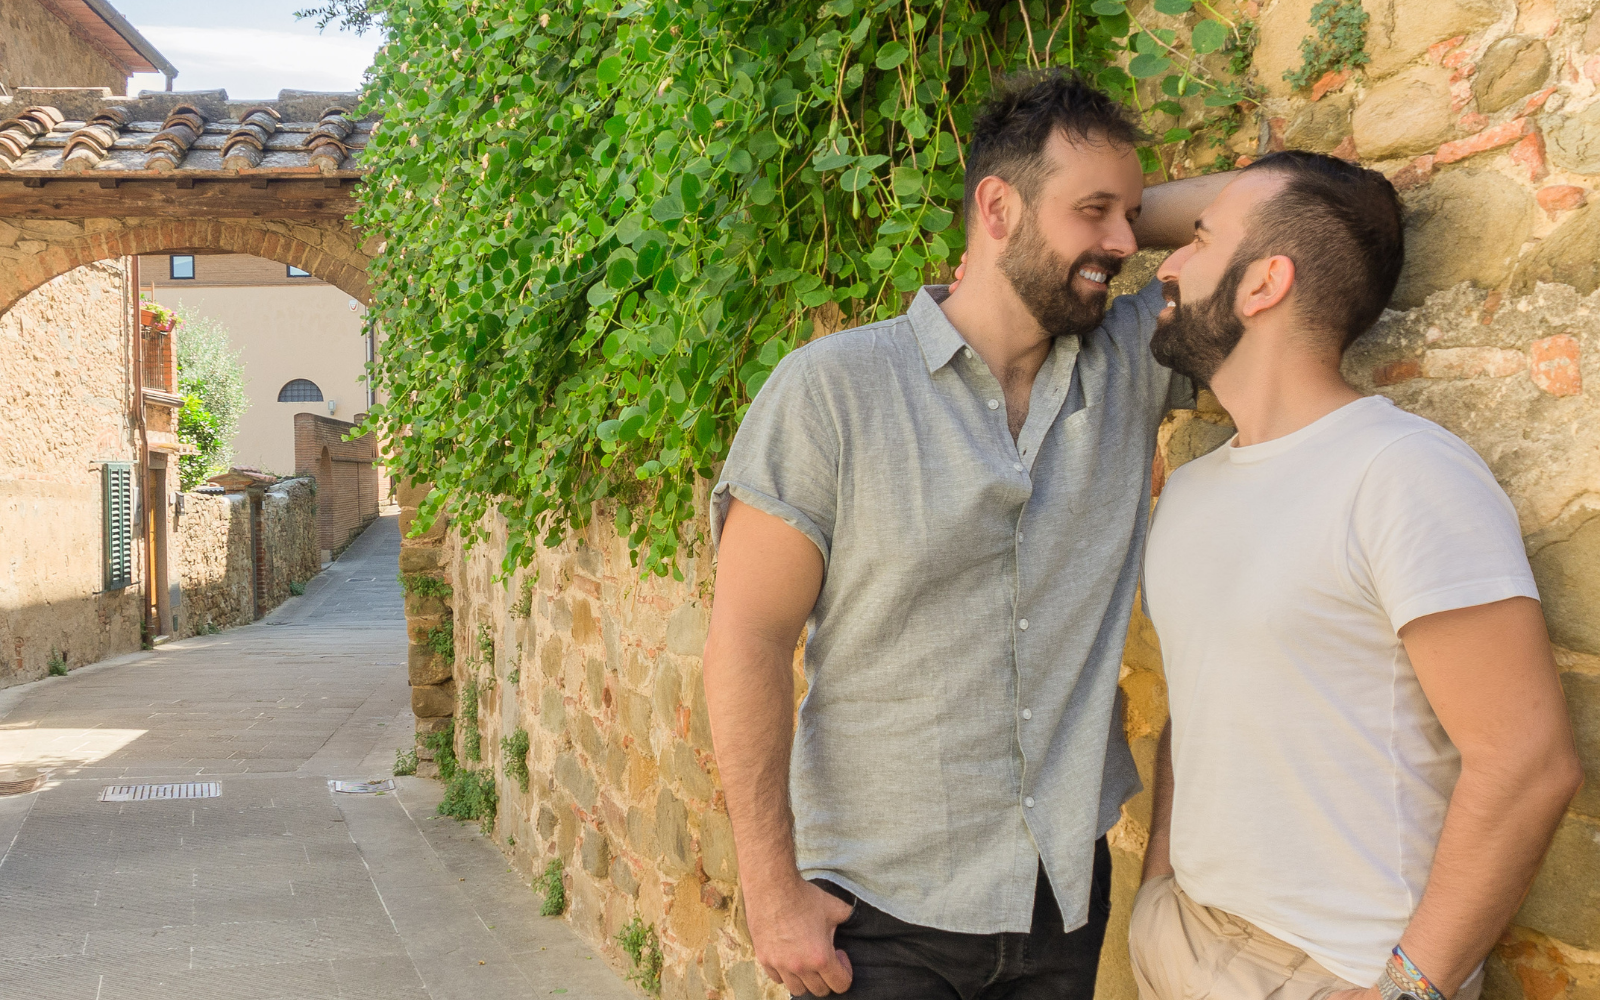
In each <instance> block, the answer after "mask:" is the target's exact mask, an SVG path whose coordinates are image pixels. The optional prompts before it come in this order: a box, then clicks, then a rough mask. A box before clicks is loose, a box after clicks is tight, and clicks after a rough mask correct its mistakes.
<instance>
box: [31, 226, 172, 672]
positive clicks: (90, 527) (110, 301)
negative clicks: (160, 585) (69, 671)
mask: <svg viewBox="0 0 1600 1000" xmlns="http://www.w3.org/2000/svg"><path fill="white" fill-rule="evenodd" d="M5 225H6V224H5V223H3V222H0V233H3V232H4V229H5ZM3 270H4V265H0V271H3ZM3 281H4V279H3V278H0V282H3ZM126 285H127V277H126V274H125V273H124V269H123V265H122V263H121V262H120V261H116V262H108V263H104V264H96V265H94V266H92V267H85V268H81V269H79V270H76V271H73V272H72V273H70V274H66V275H63V276H61V277H59V278H56V279H55V280H53V281H50V282H49V283H47V284H45V285H44V286H43V287H41V288H38V289H37V290H35V291H34V292H32V293H31V294H29V295H27V296H26V297H25V298H23V299H22V300H21V301H20V302H18V303H17V304H16V305H15V307H13V308H12V309H11V310H10V311H9V312H6V313H4V314H0V413H3V414H4V417H3V418H0V687H5V686H9V685H11V684H16V683H19V682H22V681H29V680H34V679H36V678H39V677H43V676H44V675H45V672H46V670H47V669H48V665H49V661H50V658H51V655H52V653H54V654H57V655H59V656H60V657H62V658H63V659H64V660H65V661H66V664H67V666H68V667H69V668H70V667H77V666H82V665H83V664H86V663H93V662H95V661H96V660H100V659H104V658H105V657H108V656H116V655H119V654H122V653H127V652H131V651H133V650H137V649H138V648H139V621H140V607H139V604H140V591H141V589H142V586H143V583H142V580H141V578H140V572H141V567H142V565H143V563H142V560H141V559H140V558H139V557H138V552H139V548H136V549H135V560H134V582H133V585H132V586H129V587H127V588H126V589H123V590H116V591H109V592H108V591H106V590H105V565H104V556H103V547H102V542H101V531H102V523H103V520H104V517H103V500H102V486H101V471H100V465H101V463H103V462H106V461H115V462H135V463H136V462H137V458H138V442H137V431H136V430H135V425H134V421H133V419H132V416H131V412H132V408H133V397H132V387H131V385H130V384H129V382H130V380H129V371H130V369H131V364H132V358H131V356H130V354H131V337H130V333H129V326H128V323H129V320H128V314H127V313H126V312H125V311H124V310H125V303H126V302H128V299H127V298H126V295H127V292H126V291H125V289H126ZM140 548H142V546H141V547H140Z"/></svg>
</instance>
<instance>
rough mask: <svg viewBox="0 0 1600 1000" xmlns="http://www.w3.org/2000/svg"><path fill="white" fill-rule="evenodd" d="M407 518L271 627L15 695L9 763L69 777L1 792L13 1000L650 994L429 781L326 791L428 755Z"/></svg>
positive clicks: (373, 536) (2, 700)
mask: <svg viewBox="0 0 1600 1000" xmlns="http://www.w3.org/2000/svg"><path fill="white" fill-rule="evenodd" d="M395 522H396V519H395V518H393V517H390V518H385V519H381V520H380V521H379V522H378V523H377V524H376V525H374V527H373V528H371V529H369V530H368V532H367V533H366V534H365V535H363V537H362V538H361V539H359V540H358V541H357V542H356V543H355V544H354V545H352V546H351V547H350V549H348V550H347V551H346V552H345V554H344V555H343V556H341V558H340V559H339V560H338V561H337V562H335V563H333V564H332V565H330V566H329V567H327V569H326V570H325V571H324V572H323V573H322V574H321V575H320V576H318V577H316V578H315V579H313V580H312V581H311V582H310V584H309V585H308V586H307V591H306V594H305V595H304V596H303V597H300V598H293V599H291V600H290V601H289V602H286V603H285V604H284V605H283V606H282V607H280V608H279V609H277V610H276V611H274V612H273V614H272V615H271V616H269V617H268V618H267V619H264V620H263V621H262V622H261V623H258V624H256V625H253V626H247V627H244V628H238V629H233V630H230V631H227V632H223V633H220V634H217V635H211V636H199V637H195V638H194V639H189V640H184V641H181V642H175V643H170V644H167V645H164V646H161V647H159V648H158V649H156V650H154V651H152V652H149V653H145V654H142V655H140V656H135V657H124V658H121V659H120V660H118V661H116V662H114V663H110V664H106V665H96V666H93V667H87V668H80V669H79V670H75V671H73V672H72V673H71V674H70V675H69V676H67V677H64V678H50V679H48V680H45V681H40V682H37V683H34V684H29V685H22V686H20V687H18V688H12V689H9V690H7V691H4V692H0V767H7V766H16V765H28V764H32V765H40V764H47V765H49V766H50V767H51V768H53V772H52V775H51V780H50V781H49V782H48V783H47V784H46V786H45V787H44V788H43V789H41V790H40V791H37V792H34V793H31V794H29V795H23V796H13V797H4V798H0V1000H10V998H13V997H17V998H24V997H25V998H28V1000H35V998H37V1000H53V998H57V997H60V998H72V1000H115V998H137V1000H150V998H162V1000H169V998H170V1000H187V998H194V1000H291V998H292V1000H324V998H327V1000H335V998H340V1000H359V998H373V1000H377V998H383V1000H412V998H415V1000H445V998H452V1000H454V998H461V1000H502V998H511V997H517V998H528V997H536V996H550V995H554V994H564V995H565V997H564V1000H587V998H596V1000H637V997H638V994H637V993H635V992H634V991H633V989H632V988H631V987H629V986H628V985H627V984H626V983H624V982H623V981H622V980H621V979H619V978H618V977H617V976H616V974H615V973H613V972H612V971H611V970H610V969H609V968H608V967H606V966H605V964H604V963H603V962H602V961H601V960H600V959H599V958H598V957H596V956H595V955H594V954H593V952H591V951H590V950H589V949H588V948H587V947H586V946H585V945H584V944H583V943H582V942H581V941H580V940H579V939H578V938H577V937H576V935H574V934H573V933H572V932H571V930H570V929H569V928H568V927H567V926H566V925H565V924H564V923H562V922H560V921H558V920H550V919H546V918H542V917H540V916H538V905H539V899H538V897H537V896H536V895H535V894H534V893H533V891H532V890H531V889H530V888H529V887H528V885H527V883H526V881H524V880H523V879H522V877H521V876H520V875H518V874H517V873H516V872H514V871H513V870H511V868H510V867H509V866H508V865H507V864H506V862H505V859H504V858H503V857H502V856H501V854H500V852H499V851H498V849H497V848H496V847H495V846H494V845H493V844H492V843H491V842H489V841H488V839H487V838H485V837H483V836H482V835H481V834H479V833H478V831H477V828H476V826H475V825H471V824H467V825H463V824H460V823H457V822H456V821H455V820H451V819H448V818H444V817H439V816H438V815H437V814H436V812H435V807H436V806H437V804H438V801H439V799H440V797H441V796H442V794H443V790H442V787H441V786H440V785H439V784H438V783H437V782H434V781H430V780H426V779H420V778H411V777H402V778H399V779H397V788H396V790H395V791H394V792H392V793H384V794H377V795H346V794H336V793H334V792H332V791H331V790H330V788H329V786H328V781H329V779H362V780H365V779H371V778H377V777H385V776H387V775H388V774H389V772H390V769H391V766H392V764H393V761H394V751H395V750H396V749H397V748H400V747H406V746H409V745H410V743H411V733H412V728H413V720H412V718H411V714H410V709H409V704H410V689H409V687H408V685H407V682H406V665H405V658H406V655H405V654H406V639H405V621H404V614H403V603H402V600H401V595H400V591H399V587H398V585H397V584H396V582H395V575H396V572H397V570H398V550H399V544H398V542H399V539H398V531H397V528H396V523H395ZM202 777H203V778H206V779H207V780H215V781H219V782H221V786H222V795H221V797H219V798H210V799H193V800H156V801H140V802H120V803H106V802H100V801H99V796H100V792H101V790H102V789H103V788H104V787H105V786H106V785H109V784H137V783H147V782H148V783H162V782H169V781H192V780H196V779H198V778H202Z"/></svg>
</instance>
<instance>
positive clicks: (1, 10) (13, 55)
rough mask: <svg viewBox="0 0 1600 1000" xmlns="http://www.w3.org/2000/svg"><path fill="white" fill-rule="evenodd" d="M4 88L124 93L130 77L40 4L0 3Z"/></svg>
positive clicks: (8, 0) (33, 0) (15, 0)
mask: <svg viewBox="0 0 1600 1000" xmlns="http://www.w3.org/2000/svg"><path fill="white" fill-rule="evenodd" d="M0 84H3V85H4V86H5V88H6V90H7V91H12V90H15V89H16V88H18V87H109V88H110V89H111V92H112V93H113V94H126V93H127V92H128V74H127V71H126V70H125V69H124V68H123V67H122V66H120V65H118V64H117V63H114V62H112V61H111V60H110V59H109V58H107V57H106V55H105V54H104V53H102V52H101V51H100V50H99V49H98V48H96V47H95V46H93V45H91V44H90V43H89V42H87V41H85V40H84V39H83V38H81V37H80V36H79V35H77V34H76V33H75V32H73V30H72V29H71V28H69V27H68V26H67V25H66V23H65V22H63V21H62V20H61V19H60V18H59V17H57V16H56V15H54V14H52V13H51V12H50V11H49V10H47V9H46V8H45V6H44V5H43V4H41V3H39V2H38V0H0Z"/></svg>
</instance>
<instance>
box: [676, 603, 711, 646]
mask: <svg viewBox="0 0 1600 1000" xmlns="http://www.w3.org/2000/svg"><path fill="white" fill-rule="evenodd" d="M710 628H711V610H710V609H709V608H707V607H706V606H705V604H704V602H702V601H685V602H684V603H683V604H681V605H679V606H678V608H677V610H675V611H673V612H672V614H671V615H670V616H669V617H668V618H667V652H669V653H677V654H678V655H679V656H700V655H701V654H703V653H704V652H705V651H706V632H707V631H708V630H709V629H710Z"/></svg>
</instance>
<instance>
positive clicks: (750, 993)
mask: <svg viewBox="0 0 1600 1000" xmlns="http://www.w3.org/2000/svg"><path fill="white" fill-rule="evenodd" d="M723 978H724V979H725V980H727V983H728V989H729V990H730V991H732V993H733V1000H763V998H762V995H761V980H762V978H763V977H762V974H761V970H760V969H758V968H756V963H755V962H735V963H733V964H732V965H730V966H728V971H727V974H726V975H725V976H724V977H723ZM1129 996H1132V994H1129Z"/></svg>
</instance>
